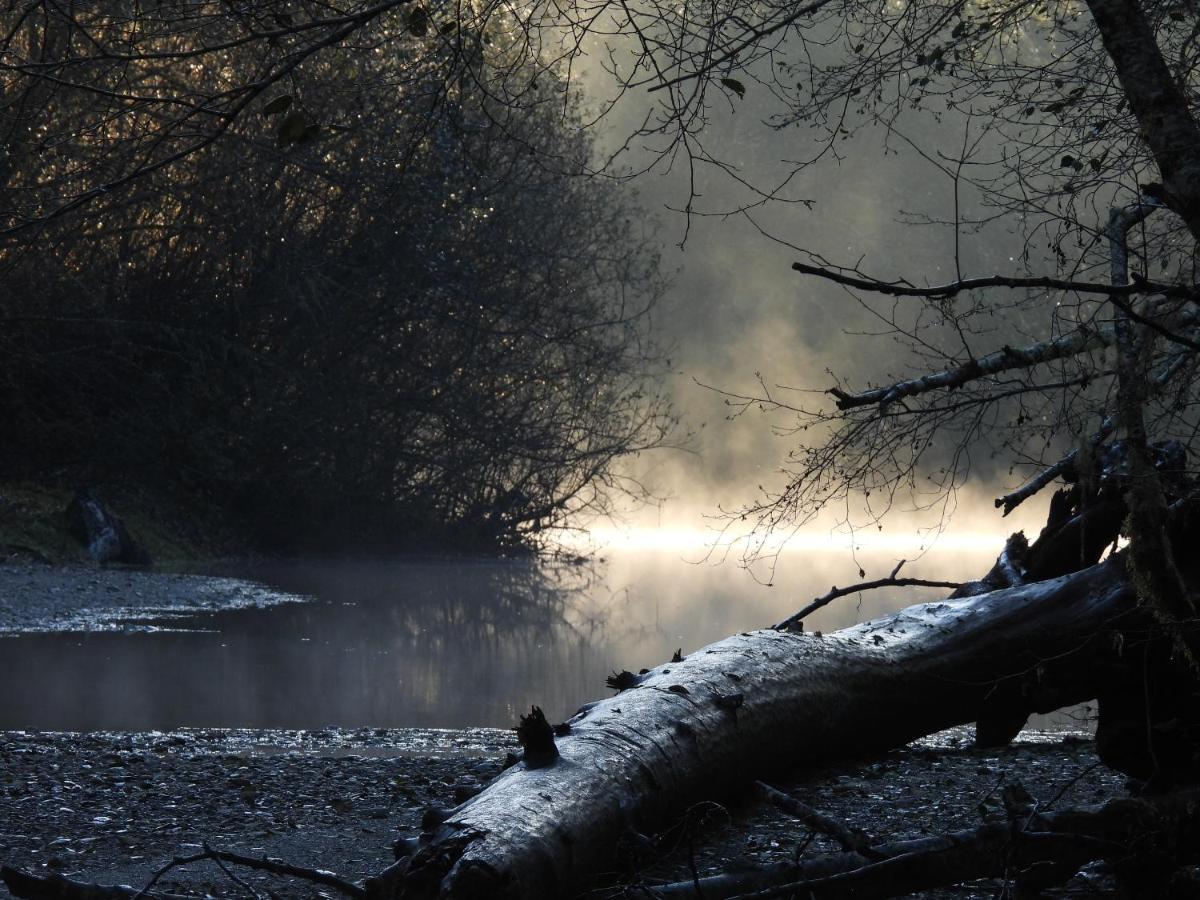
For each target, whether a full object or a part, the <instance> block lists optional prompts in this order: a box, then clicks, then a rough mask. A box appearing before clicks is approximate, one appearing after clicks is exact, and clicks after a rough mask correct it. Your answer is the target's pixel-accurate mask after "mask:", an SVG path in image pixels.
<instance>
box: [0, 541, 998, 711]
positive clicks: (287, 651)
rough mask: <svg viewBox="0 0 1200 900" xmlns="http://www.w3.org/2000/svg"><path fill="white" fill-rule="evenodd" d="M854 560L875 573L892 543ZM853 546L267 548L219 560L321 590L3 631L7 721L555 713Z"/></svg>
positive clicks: (804, 585) (869, 609)
mask: <svg viewBox="0 0 1200 900" xmlns="http://www.w3.org/2000/svg"><path fill="white" fill-rule="evenodd" d="M991 558H992V554H991V553H989V552H986V551H984V550H983V549H982V548H981V549H980V551H978V552H964V551H961V550H957V551H954V552H946V551H943V552H940V553H935V554H933V555H927V556H926V557H925V558H924V559H922V560H921V561H919V562H918V563H914V564H910V565H909V566H907V567H906V568H905V574H908V575H914V576H921V577H926V578H952V579H957V578H964V577H972V576H978V575H979V574H982V572H984V571H985V570H986V569H987V566H988V564H989V562H990V559H991ZM858 563H860V564H862V565H863V566H864V568H865V569H866V571H867V577H868V578H872V577H881V576H883V575H886V574H887V573H888V571H890V570H891V568H892V566H893V565H894V564H895V559H894V558H893V557H890V556H888V555H886V554H878V555H875V556H871V555H868V556H863V555H861V554H860V555H859V557H858ZM858 563H855V562H854V561H852V560H851V559H850V557H849V554H848V553H847V552H846V551H829V552H797V553H794V554H791V555H790V556H789V557H787V558H785V559H784V561H783V564H782V565H781V567H780V569H779V570H778V572H777V575H776V581H775V585H774V586H773V587H766V586H764V585H762V584H760V583H758V582H756V581H755V580H754V579H753V578H751V577H750V576H749V575H748V574H747V573H746V572H745V571H742V570H740V569H738V568H736V567H735V566H734V565H732V564H726V565H721V566H712V565H705V564H694V563H690V562H688V561H686V560H685V559H684V558H681V555H680V553H679V552H677V551H636V550H621V551H618V552H614V553H613V554H612V555H610V556H609V557H608V558H607V559H606V560H604V561H593V562H589V563H585V564H567V563H547V562H535V561H528V560H523V561H495V560H449V561H448V560H445V559H428V560H420V559H418V560H413V559H406V560H394V561H378V560H373V561H362V560H358V561H341V562H329V561H323V562H289V563H272V564H269V565H262V566H258V567H255V568H251V569H246V570H241V571H239V572H236V573H223V574H239V575H242V576H245V577H250V578H255V579H257V580H260V581H263V582H265V583H267V584H269V585H272V586H274V587H276V588H279V589H282V590H285V591H289V592H294V593H299V594H305V595H310V596H311V597H312V598H313V599H312V601H311V602H307V603H297V604H284V605H281V606H275V607H271V608H267V609H243V610H236V611H229V612H222V613H217V614H209V615H204V616H202V617H196V618H194V619H189V620H183V621H182V622H181V621H180V620H177V619H176V620H172V621H171V623H170V624H171V625H172V626H173V627H175V628H180V627H183V628H188V629H194V630H190V631H172V632H157V633H148V634H147V633H120V632H118V633H94V634H93V633H89V634H37V635H24V636H20V637H15V638H6V639H2V640H0V728H7V729H11V728H40V729H71V730H90V729H148V728H173V727H181V726H197V727H199V726H216V727H277V728H319V727H324V726H327V725H335V726H362V725H368V726H376V727H408V726H412V727H446V728H457V727H465V726H471V725H481V726H501V727H505V726H510V725H511V724H513V723H514V721H515V720H516V717H517V715H518V713H519V712H521V711H525V710H527V709H528V708H529V706H530V705H531V704H537V705H539V706H542V707H543V708H544V709H545V710H546V712H547V715H548V716H550V718H551V720H552V721H553V720H557V719H560V718H563V717H565V716H567V715H569V714H570V713H571V712H573V711H574V710H575V709H576V708H577V707H578V706H579V705H580V704H581V703H584V702H586V701H588V700H591V699H595V698H597V697H601V696H606V695H607V693H608V691H607V689H606V688H605V685H604V678H605V676H606V675H607V674H609V673H610V672H611V671H612V670H614V669H617V670H619V669H631V670H633V671H637V670H638V669H639V668H642V667H649V666H652V665H654V664H656V663H659V662H661V661H663V660H665V659H669V658H670V655H671V653H672V652H673V651H674V650H675V649H676V648H682V649H683V651H684V652H685V653H688V652H690V651H692V650H694V649H696V648H697V647H700V646H703V645H704V644H707V643H710V642H712V641H715V640H718V639H720V638H722V637H724V636H726V635H728V634H730V633H733V632H736V631H744V630H748V629H752V628H759V627H764V626H767V625H770V624H772V623H774V622H776V621H778V620H780V619H782V618H784V617H786V616H787V615H789V614H791V613H792V612H794V611H795V610H796V609H798V608H799V607H800V606H801V605H803V603H805V602H807V600H809V599H811V597H812V596H814V595H818V594H822V593H824V592H825V591H827V590H828V589H829V587H830V586H831V585H833V584H839V583H840V584H850V583H854V582H856V581H858V580H859V577H858ZM939 593H942V592H939V591H937V590H932V591H925V592H924V593H921V592H915V591H913V590H911V589H908V590H896V591H877V592H873V593H871V594H867V595H864V596H863V597H862V599H861V603H859V602H858V601H857V599H856V598H855V597H846V598H843V599H842V600H840V601H838V602H837V603H836V604H835V605H833V606H831V607H829V608H827V609H826V610H823V611H822V612H821V613H820V614H818V615H815V616H813V617H812V618H811V619H810V620H809V621H808V623H807V626H808V628H809V630H815V629H822V630H826V631H830V630H834V629H836V628H839V627H842V626H845V625H849V624H852V623H853V622H855V621H860V620H862V619H865V618H870V617H873V616H877V615H880V614H882V613H885V612H889V611H892V610H894V609H897V608H899V607H902V606H906V605H909V604H910V603H914V602H918V601H920V600H924V599H932V598H934V597H936V596H938V595H939Z"/></svg>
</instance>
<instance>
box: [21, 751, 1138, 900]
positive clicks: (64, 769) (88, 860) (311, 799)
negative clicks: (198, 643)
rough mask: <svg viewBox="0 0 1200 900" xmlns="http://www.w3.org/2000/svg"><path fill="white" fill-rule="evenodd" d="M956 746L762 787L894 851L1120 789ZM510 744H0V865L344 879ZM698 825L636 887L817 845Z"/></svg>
mask: <svg viewBox="0 0 1200 900" xmlns="http://www.w3.org/2000/svg"><path fill="white" fill-rule="evenodd" d="M966 738H967V734H966V731H965V730H955V731H951V732H945V733H943V734H941V735H938V736H936V737H935V738H931V739H927V740H925V741H921V742H918V743H916V744H914V745H911V746H909V747H907V748H904V749H901V750H898V751H895V752H893V753H890V754H888V755H887V756H885V757H883V758H881V759H878V760H874V761H871V762H866V763H859V764H847V765H842V766H838V767H833V768H828V769H825V770H822V771H819V772H815V773H809V774H808V775H806V776H804V777H802V778H795V779H792V780H789V781H782V782H777V784H778V785H779V786H781V787H784V788H785V789H787V790H790V791H792V792H794V793H796V794H797V796H801V797H802V798H803V799H804V800H805V801H806V802H808V803H810V804H812V805H814V806H816V807H817V808H819V809H821V810H823V811H824V812H826V813H828V814H830V815H832V816H834V817H836V818H839V819H841V820H843V821H845V822H847V823H848V824H850V825H851V826H853V827H858V828H862V829H863V830H865V831H867V832H868V833H872V834H883V835H887V836H889V837H893V838H900V837H905V836H913V837H915V836H920V835H924V834H929V833H934V832H939V831H949V830H953V829H956V828H964V827H969V826H971V825H973V824H976V823H978V822H979V821H980V817H981V815H982V813H984V812H985V811H987V810H988V809H989V808H990V807H995V806H996V805H997V804H998V802H999V794H1000V788H1001V787H1002V786H1003V785H1004V784H1006V783H1009V782H1013V781H1018V782H1021V783H1022V784H1023V785H1024V786H1025V787H1027V788H1028V789H1029V790H1030V792H1031V793H1033V794H1034V796H1036V797H1037V798H1038V799H1039V800H1040V801H1041V802H1042V803H1044V804H1046V805H1053V806H1055V807H1062V806H1068V805H1083V804H1088V803H1095V802H1100V801H1103V800H1105V799H1108V798H1110V797H1112V796H1115V795H1117V794H1118V793H1119V792H1120V791H1121V787H1122V785H1121V780H1120V778H1119V777H1117V776H1114V775H1113V774H1112V773H1111V772H1109V771H1108V770H1107V769H1105V768H1103V767H1102V766H1100V765H1099V764H1098V761H1097V760H1096V757H1095V752H1094V747H1093V745H1092V743H1091V742H1090V741H1089V740H1087V739H1084V738H1078V737H1073V736H1070V735H1067V736H1062V735H1047V734H1033V735H1029V736H1028V737H1027V738H1023V739H1022V740H1020V741H1018V742H1017V743H1016V744H1014V745H1013V746H1012V747H1009V748H1006V749H1004V750H999V751H995V750H988V751H981V750H974V749H970V748H969V747H967V746H966V744H967V740H966ZM513 748H514V742H513V739H512V736H511V734H510V733H508V732H504V731H498V730H490V729H476V730H469V731H431V730H410V729H357V730H349V731H347V730H334V729H328V730H323V731H301V732H295V731H223V730H212V729H209V730H185V731H174V732H165V733H164V732H149V733H137V734H121V733H95V734H66V733H33V732H28V733H27V732H7V733H0V862H2V863H4V864H7V865H10V866H14V867H18V868H23V869H27V870H30V871H34V872H39V873H45V872H49V871H54V872H61V873H62V874H64V875H68V876H70V877H72V878H75V879H80V880H85V881H95V882H99V883H108V884H111V883H125V884H131V885H134V886H140V885H141V884H144V883H145V882H146V880H147V879H148V878H149V877H150V876H151V874H152V873H153V872H154V870H155V869H157V868H158V867H160V866H161V865H163V864H164V863H166V862H168V861H170V859H171V858H172V857H173V856H175V855H177V854H188V853H193V852H196V851H197V850H198V849H199V848H200V846H201V845H202V844H204V843H205V842H207V843H209V844H211V845H212V846H214V847H218V848H220V849H227V850H235V851H238V852H241V853H246V854H250V855H255V856H261V855H267V856H271V857H278V858H281V859H285V860H287V861H289V862H293V863H297V864H302V865H307V866H313V867H317V868H323V869H329V870H332V871H334V872H337V873H339V874H341V875H342V876H344V877H346V878H349V879H351V880H355V879H360V878H363V877H366V876H368V875H370V874H373V873H375V872H377V871H379V870H381V869H382V868H384V867H385V866H386V865H388V863H389V862H390V861H391V860H392V849H391V848H392V845H393V843H394V842H395V841H396V840H397V838H400V837H405V836H407V837H414V836H416V835H417V834H418V833H419V831H420V821H421V816H422V814H423V813H424V811H425V810H426V809H427V808H429V807H446V806H453V805H455V804H456V803H457V802H460V801H461V800H462V799H464V798H466V797H467V796H469V795H470V794H472V793H473V792H475V791H477V790H478V789H479V788H481V787H482V786H483V785H485V784H486V783H487V782H488V781H489V780H490V779H491V778H493V777H494V776H495V775H496V774H498V773H499V772H500V770H501V766H502V761H503V758H504V756H505V754H506V753H507V752H509V751H510V750H512V749H513ZM701 812H702V813H703V815H700V816H698V817H697V818H696V822H697V825H696V828H695V829H694V834H693V835H692V836H689V837H688V838H687V839H683V838H680V839H678V840H676V841H674V842H673V843H674V849H673V852H671V851H668V852H665V853H664V855H663V856H662V858H661V859H660V860H659V861H657V862H656V863H655V864H653V865H652V866H651V867H650V868H649V869H648V870H647V871H645V872H644V873H643V874H642V875H641V876H639V877H649V878H656V879H664V880H670V879H677V878H686V877H688V876H687V872H688V866H689V863H688V857H689V844H693V845H694V847H693V851H692V852H694V855H695V859H696V862H697V867H698V869H699V871H700V873H701V874H705V873H709V872H716V871H720V870H728V869H730V868H732V867H737V866H741V865H747V864H755V863H761V862H766V861H775V860H782V859H786V858H790V857H791V856H793V855H794V854H796V853H797V852H799V851H800V849H801V848H804V847H806V848H807V852H816V851H819V850H820V849H822V847H827V846H828V845H827V844H826V843H824V841H823V839H821V838H817V839H816V840H814V841H812V843H811V844H810V843H809V841H810V838H811V836H810V835H808V834H807V833H806V831H805V829H804V828H803V827H801V826H800V825H799V824H798V823H796V822H795V821H793V820H791V819H790V818H788V817H787V816H786V815H783V814H782V813H779V812H778V811H776V810H775V809H774V808H772V807H769V806H766V805H763V804H761V803H758V802H752V801H743V802H731V803H726V804H723V805H716V804H714V805H712V806H710V807H708V808H706V809H705V810H703V811H701ZM243 876H244V878H245V879H246V880H247V881H248V882H249V883H250V884H253V885H255V886H256V887H259V888H262V889H263V890H266V889H270V890H272V891H274V892H276V893H277V894H278V895H280V896H294V897H312V896H316V895H318V892H317V890H316V889H314V888H312V887H311V886H308V885H303V884H296V883H292V884H289V883H287V882H286V881H281V880H280V879H279V878H276V877H274V876H269V875H260V874H245V873H243ZM159 885H160V887H162V888H163V889H166V890H170V891H175V892H194V893H197V894H205V893H207V894H211V895H214V896H229V897H233V896H239V895H244V894H245V891H244V890H243V889H241V888H239V887H238V885H236V884H235V883H233V882H232V881H231V880H230V879H229V878H228V877H227V876H226V875H225V874H224V873H222V872H221V871H220V870H219V869H218V868H216V867H215V866H214V865H213V864H211V863H201V864H196V865H193V866H191V867H189V868H183V869H177V870H174V871H172V872H171V873H169V874H168V875H167V876H166V877H164V878H163V879H162V881H160V883H159ZM995 890H996V885H994V884H980V885H978V891H977V893H973V892H966V893H964V892H963V891H962V890H957V891H954V892H952V893H948V894H946V896H955V897H964V896H973V895H977V896H980V897H986V896H994V895H995ZM0 896H6V894H5V892H4V888H3V887H0ZM927 896H931V897H932V896H937V895H934V894H929V895H927Z"/></svg>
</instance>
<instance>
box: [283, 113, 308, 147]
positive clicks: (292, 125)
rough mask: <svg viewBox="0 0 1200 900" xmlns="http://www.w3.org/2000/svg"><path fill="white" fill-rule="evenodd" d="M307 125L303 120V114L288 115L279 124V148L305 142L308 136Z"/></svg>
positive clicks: (305, 120)
mask: <svg viewBox="0 0 1200 900" xmlns="http://www.w3.org/2000/svg"><path fill="white" fill-rule="evenodd" d="M309 124H310V123H309V121H308V120H307V119H306V118H304V113H298V112H294V113H291V114H290V115H288V116H287V117H286V118H285V119H284V120H283V121H282V122H280V123H279V146H281V147H286V146H287V145H288V144H298V143H300V142H301V141H303V140H305V139H306V138H307V137H309V136H310V135H308V130H309Z"/></svg>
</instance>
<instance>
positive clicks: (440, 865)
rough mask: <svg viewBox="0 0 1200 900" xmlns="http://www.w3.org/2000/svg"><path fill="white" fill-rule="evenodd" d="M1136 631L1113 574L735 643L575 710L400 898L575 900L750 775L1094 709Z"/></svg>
mask: <svg viewBox="0 0 1200 900" xmlns="http://www.w3.org/2000/svg"><path fill="white" fill-rule="evenodd" d="M1134 618H1138V619H1139V620H1140V619H1141V618H1142V616H1141V614H1140V612H1139V611H1137V610H1136V608H1135V603H1134V600H1133V591H1132V590H1131V589H1130V587H1129V585H1128V583H1127V580H1126V578H1125V576H1124V565H1123V562H1122V561H1121V560H1119V559H1114V560H1110V561H1108V562H1105V563H1102V564H1100V565H1096V566H1093V567H1091V568H1089V569H1085V570H1083V571H1081V572H1077V573H1075V574H1072V575H1068V576H1065V577H1062V578H1056V579H1053V580H1049V581H1043V582H1039V583H1036V584H1028V585H1022V586H1017V587H1013V588H1009V589H1005V590H999V591H993V592H991V593H988V594H983V595H981V596H976V597H966V598H961V599H953V600H947V601H944V602H940V603H931V604H926V605H924V606H914V607H910V608H908V609H906V610H903V611H901V612H899V613H897V614H895V615H892V616H887V617H884V618H882V619H878V620H875V621H872V622H867V623H864V624H861V625H857V626H854V627H852V628H848V629H845V630H843V631H838V632H835V633H832V634H828V635H821V634H820V633H819V632H816V633H803V632H787V631H775V630H770V631H756V632H747V633H744V634H740V635H736V636H733V637H730V638H727V639H726V640H723V641H720V642H718V643H716V644H713V645H711V646H709V647H706V648H704V649H701V650H698V651H696V652H695V653H693V654H692V655H690V656H689V657H687V658H686V659H684V660H683V661H682V662H678V663H669V664H666V665H662V666H657V667H655V668H654V669H653V670H652V671H650V672H649V673H647V674H645V675H642V676H632V677H631V678H630V679H628V680H629V681H630V682H631V683H632V686H631V687H629V688H628V689H626V690H623V691H621V693H619V694H618V695H617V696H616V697H613V698H611V699H609V700H604V701H601V702H599V703H595V704H590V705H589V706H587V707H584V708H583V709H582V710H580V712H579V713H577V714H576V716H575V717H574V718H573V719H571V720H570V722H569V723H568V724H569V726H570V732H569V734H566V735H565V736H563V737H561V738H560V739H559V741H558V750H559V753H560V756H559V758H558V759H557V760H556V761H554V762H551V763H550V764H548V765H542V766H541V767H538V768H530V767H529V765H527V764H526V763H519V764H518V765H516V766H514V767H513V768H511V769H509V770H508V771H507V772H505V773H504V774H503V775H502V776H500V778H499V779H497V780H496V781H495V782H494V783H493V784H492V785H491V786H490V787H489V788H488V789H487V790H486V791H484V792H483V793H482V794H480V795H478V796H477V797H475V798H473V799H472V800H470V801H468V802H467V803H465V804H463V805H462V806H460V807H459V808H458V809H457V810H455V811H454V812H453V813H452V814H451V815H450V817H449V818H448V819H447V820H446V821H445V822H444V823H442V824H441V825H440V826H438V827H437V828H436V830H435V831H434V833H433V834H432V835H430V836H429V840H428V842H427V843H426V844H425V845H424V846H423V847H422V848H421V849H420V851H419V852H418V853H417V854H416V855H415V856H414V858H413V859H412V861H411V864H410V865H409V867H408V872H407V874H406V875H405V877H404V879H403V881H402V882H401V883H400V886H399V894H398V895H399V896H403V897H433V896H438V897H450V898H485V897H486V898H506V897H511V898H517V897H555V896H563V895H570V894H572V893H573V892H575V891H578V890H580V889H583V888H586V887H589V886H590V885H591V884H592V883H594V879H595V877H596V876H597V875H598V874H599V873H603V872H606V871H613V868H614V865H615V863H616V860H617V858H618V857H619V850H618V848H619V847H620V846H621V845H622V843H628V842H629V841H630V840H631V839H632V840H634V841H635V842H636V840H637V835H638V832H639V831H644V830H653V829H657V828H659V827H661V826H662V825H664V824H666V823H667V822H669V820H670V817H671V815H672V814H674V813H677V812H678V811H679V810H680V809H681V808H683V807H685V806H686V805H687V804H689V803H691V802H694V801H695V800H697V799H700V798H702V797H712V796H714V795H717V794H719V793H721V792H722V791H728V790H731V789H736V788H738V787H740V786H743V785H745V783H746V781H747V780H748V779H749V778H751V777H753V776H756V775H759V774H761V773H764V772H768V771H770V770H772V769H775V768H783V767H787V768H795V767H796V766H801V765H804V764H809V763H814V762H818V761H822V760H829V759H838V758H846V757H853V756H861V755H863V754H868V753H874V752H881V751H884V750H886V749H889V748H891V747H895V746H898V745H901V744H904V743H906V742H908V741H910V740H913V739H914V738H917V737H920V736H922V735H926V734H929V733H931V732H935V731H938V730H940V729H943V728H947V727H949V726H952V725H958V724H962V723H966V722H971V721H974V720H976V718H977V717H978V716H979V714H980V712H981V710H983V709H985V708H986V706H987V705H988V704H989V703H990V702H992V700H991V698H993V697H994V696H995V695H996V694H997V692H998V691H1000V692H1003V693H1004V694H1005V695H1007V696H1009V697H1017V698H1020V700H1021V702H1024V703H1025V704H1027V709H1026V711H1027V712H1028V711H1050V710H1053V709H1057V708H1059V707H1061V706H1063V705H1065V704H1069V703H1075V702H1082V701H1085V700H1089V699H1091V698H1093V697H1095V696H1096V693H1097V684H1096V679H1095V674H1094V673H1095V671H1096V668H1095V666H1096V664H1097V663H1100V664H1101V665H1102V666H1106V665H1109V664H1111V661H1112V659H1113V658H1114V657H1115V656H1119V651H1120V647H1121V641H1120V640H1117V639H1115V632H1114V629H1115V628H1116V627H1117V626H1118V625H1122V626H1124V625H1125V624H1128V623H1130V622H1131V620H1132V619H1134Z"/></svg>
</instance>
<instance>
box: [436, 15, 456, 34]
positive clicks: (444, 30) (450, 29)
mask: <svg viewBox="0 0 1200 900" xmlns="http://www.w3.org/2000/svg"><path fill="white" fill-rule="evenodd" d="M456 31H458V22H456V21H455V20H454V19H451V20H450V21H449V22H445V23H443V24H442V27H441V28H439V29H438V33H439V34H453V33H454V32H456Z"/></svg>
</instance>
